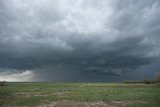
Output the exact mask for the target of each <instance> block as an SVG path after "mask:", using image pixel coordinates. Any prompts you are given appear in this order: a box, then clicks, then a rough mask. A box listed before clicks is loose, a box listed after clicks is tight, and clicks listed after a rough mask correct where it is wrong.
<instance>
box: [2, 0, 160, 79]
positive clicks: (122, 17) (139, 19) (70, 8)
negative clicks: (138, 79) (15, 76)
mask: <svg viewBox="0 0 160 107" xmlns="http://www.w3.org/2000/svg"><path fill="white" fill-rule="evenodd" d="M159 11H160V2H159V0H147V1H146V0H141V1H140V0H123V1H120V0H115V1H111V0H95V1H91V0H77V1H76V0H61V1H58V0H53V1H51V0H37V1H34V2H33V1H32V0H23V1H21V0H1V1H0V68H1V70H0V72H4V70H6V69H7V70H10V71H13V72H15V71H14V70H16V73H17V71H19V72H20V73H22V74H24V73H23V72H24V71H25V70H30V71H32V72H33V74H34V75H35V77H34V78H37V80H43V81H46V80H55V81H56V80H57V81H60V80H68V81H74V80H76V81H78V80H94V79H96V80H97V79H99V80H105V78H106V77H107V76H108V75H123V74H124V73H127V72H135V70H136V69H139V68H140V67H141V66H143V65H148V64H152V63H154V62H155V59H157V58H159V54H160V43H159V40H160V13H159ZM30 71H29V73H28V72H27V75H28V74H30ZM152 72H153V71H152ZM137 75H138V74H137ZM108 78H109V77H108ZM109 79H111V78H109ZM35 80H36V79H35ZM106 80H107V79H106Z"/></svg>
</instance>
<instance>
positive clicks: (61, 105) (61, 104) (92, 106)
mask: <svg viewBox="0 0 160 107" xmlns="http://www.w3.org/2000/svg"><path fill="white" fill-rule="evenodd" d="M119 105H120V103H119V104H116V103H113V102H110V103H107V102H102V101H100V102H74V101H67V100H64V101H55V102H47V101H44V102H42V103H41V105H39V107H118V106H119Z"/></svg>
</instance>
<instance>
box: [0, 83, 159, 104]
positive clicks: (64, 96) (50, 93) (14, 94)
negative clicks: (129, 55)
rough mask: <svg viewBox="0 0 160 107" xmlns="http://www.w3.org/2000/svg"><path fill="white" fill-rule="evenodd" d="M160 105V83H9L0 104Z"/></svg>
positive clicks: (3, 88)
mask: <svg viewBox="0 0 160 107" xmlns="http://www.w3.org/2000/svg"><path fill="white" fill-rule="evenodd" d="M1 106H2V107H13V106H14V107H22V106H23V107H160V85H159V84H124V83H7V86H0V107H1Z"/></svg>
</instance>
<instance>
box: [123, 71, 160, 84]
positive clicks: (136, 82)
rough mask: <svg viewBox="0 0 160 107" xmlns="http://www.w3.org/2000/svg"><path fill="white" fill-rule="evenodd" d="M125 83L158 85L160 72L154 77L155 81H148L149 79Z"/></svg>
mask: <svg viewBox="0 0 160 107" xmlns="http://www.w3.org/2000/svg"><path fill="white" fill-rule="evenodd" d="M124 83H127V84H138V83H144V84H156V83H160V72H158V73H156V74H155V75H154V80H148V79H145V80H138V81H135V80H129V81H125V82H124Z"/></svg>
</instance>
